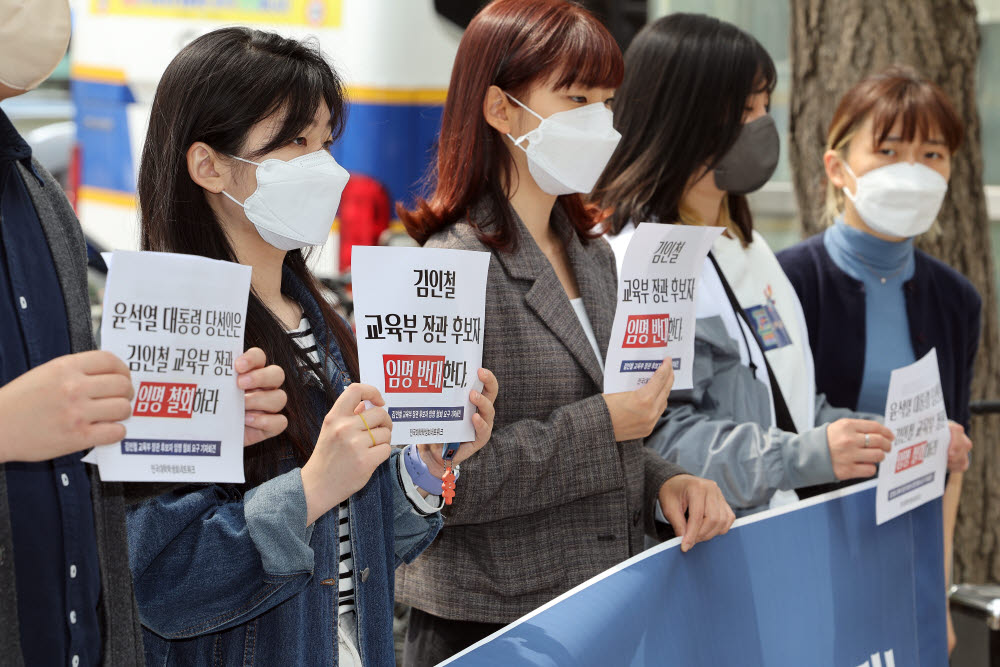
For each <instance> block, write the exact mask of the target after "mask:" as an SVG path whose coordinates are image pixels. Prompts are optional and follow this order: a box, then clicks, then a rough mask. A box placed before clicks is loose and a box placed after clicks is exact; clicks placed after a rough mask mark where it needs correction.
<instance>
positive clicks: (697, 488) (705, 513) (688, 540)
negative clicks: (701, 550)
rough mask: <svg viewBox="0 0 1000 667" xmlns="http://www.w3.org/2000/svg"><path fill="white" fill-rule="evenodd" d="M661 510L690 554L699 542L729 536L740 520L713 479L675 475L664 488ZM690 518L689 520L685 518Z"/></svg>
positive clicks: (684, 550) (662, 489) (661, 488)
mask: <svg viewBox="0 0 1000 667" xmlns="http://www.w3.org/2000/svg"><path fill="white" fill-rule="evenodd" d="M659 496H660V509H661V510H663V516H665V517H666V519H667V521H669V522H670V525H671V526H673V529H674V533H675V534H676V535H677V536H679V537H681V538H682V539H681V551H683V552H685V553H687V552H688V551H690V549H691V547H693V546H694V545H695V544H697V543H698V542H705V541H706V540H710V539H712V538H713V537H716V536H717V535H725V534H726V533H728V532H729V527H730V526H732V525H733V521H735V520H736V515H735V514H734V513H733V510H732V508H730V507H729V503H727V502H726V499H725V498H724V497H723V495H722V491H720V490H719V485H718V484H716V483H715V482H713V481H712V480H710V479H703V478H701V477H695V476H694V475H688V474H681V475H674V476H673V477H671V478H670V479H668V480H667V481H666V482H664V483H663V486H661V487H660V493H659ZM685 515H686V516H685Z"/></svg>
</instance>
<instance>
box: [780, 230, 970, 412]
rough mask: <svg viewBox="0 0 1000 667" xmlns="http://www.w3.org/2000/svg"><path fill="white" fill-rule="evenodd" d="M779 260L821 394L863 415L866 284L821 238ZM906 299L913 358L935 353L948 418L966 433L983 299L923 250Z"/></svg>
mask: <svg viewBox="0 0 1000 667" xmlns="http://www.w3.org/2000/svg"><path fill="white" fill-rule="evenodd" d="M778 261H779V262H780V263H781V268H782V269H784V270H785V273H786V274H787V275H788V279H789V280H790V281H791V283H792V286H793V287H794V288H795V291H796V292H797V293H798V295H799V301H801V302H802V310H803V311H804V312H805V317H806V325H807V326H808V328H809V345H810V346H811V347H812V353H813V359H814V360H815V364H816V388H817V391H819V392H822V393H825V394H826V395H827V398H828V399H829V401H830V403H832V404H833V405H836V406H840V407H845V408H850V409H857V402H858V395H859V394H860V392H861V380H862V377H863V375H864V367H865V287H864V284H863V283H862V282H861V281H859V280H855V279H854V278H852V277H851V276H849V275H847V274H846V273H844V272H843V271H842V270H841V269H840V268H839V267H838V266H837V265H836V264H834V262H833V259H832V258H831V257H830V254H829V253H828V252H827V250H826V246H825V245H824V244H823V234H816V235H815V236H813V237H811V238H809V239H806V240H805V241H803V242H801V243H799V244H797V245H794V246H792V247H791V248H788V249H786V250H783V251H781V252H779V253H778ZM903 292H904V295H905V298H906V313H907V319H908V321H909V325H910V340H911V342H912V343H913V352H914V354H915V355H916V358H917V359H920V358H921V357H923V356H924V355H925V354H927V353H928V352H930V350H931V348H937V357H938V366H939V368H940V371H941V388H942V390H943V392H944V402H945V406H946V408H947V410H948V418H949V419H951V420H953V421H956V422H958V423H959V424H962V426H964V427H965V428H966V429H968V428H969V400H970V391H971V385H972V367H973V364H974V362H975V359H976V351H977V350H978V348H979V335H980V327H981V321H980V317H981V310H982V299H980V297H979V293H978V292H976V288H975V287H973V286H972V283H970V282H969V280H968V279H967V278H966V277H965V276H963V275H962V274H961V273H959V272H958V271H956V270H955V269H953V268H951V267H950V266H948V265H947V264H945V263H944V262H941V261H940V260H938V259H935V258H933V257H931V256H930V255H928V254H927V253H925V252H921V251H920V250H916V251H915V256H914V272H913V277H912V278H911V279H910V280H908V281H907V282H906V283H904V284H903Z"/></svg>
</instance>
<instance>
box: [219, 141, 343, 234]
mask: <svg viewBox="0 0 1000 667" xmlns="http://www.w3.org/2000/svg"><path fill="white" fill-rule="evenodd" d="M232 157H234V158H235V159H237V160H240V161H241V162H246V163H248V164H254V165H257V189H256V190H254V193H253V194H252V195H250V196H249V197H247V199H246V201H245V202H243V203H242V204H240V202H239V201H237V200H236V198H235V197H233V196H232V195H231V194H229V193H228V192H226V191H223V192H222V194H224V195H226V196H227V197H229V198H230V199H232V200H233V201H234V202H236V203H237V204H240V206H242V207H243V210H244V211H245V212H246V215H247V219H248V220H250V222H252V223H253V225H254V227H256V228H257V232H258V233H259V234H260V237H261V238H262V239H264V240H265V241H267V242H268V243H270V244H271V245H273V246H274V247H275V248H278V249H279V250H296V249H298V248H304V247H306V246H313V245H322V244H323V243H325V242H326V239H327V237H329V235H330V227H331V226H332V225H333V220H334V218H336V217H337V209H338V208H339V207H340V195H341V194H343V192H344V187H345V186H346V185H347V181H348V179H349V178H350V174H348V173H347V170H346V169H344V168H343V167H341V166H340V165H339V164H337V161H336V160H334V159H333V156H332V155H330V152H329V151H326V150H319V151H316V152H314V153H308V154H306V155H303V156H301V157H297V158H295V159H294V160H288V161H287V162H286V161H284V160H276V159H273V158H272V159H269V160H264V161H263V162H252V161H251V160H244V159H243V158H241V157H236V156H235V155H234V156H232Z"/></svg>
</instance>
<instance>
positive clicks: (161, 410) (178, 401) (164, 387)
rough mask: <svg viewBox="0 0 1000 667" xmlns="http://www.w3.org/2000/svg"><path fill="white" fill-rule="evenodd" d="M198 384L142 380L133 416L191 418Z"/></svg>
mask: <svg viewBox="0 0 1000 667" xmlns="http://www.w3.org/2000/svg"><path fill="white" fill-rule="evenodd" d="M197 391H198V385H196V384H187V383H180V382H142V383H140V384H139V391H138V392H137V393H136V397H135V406H134V407H133V409H132V416H133V417H169V418H172V419H191V415H192V414H194V396H195V392H197Z"/></svg>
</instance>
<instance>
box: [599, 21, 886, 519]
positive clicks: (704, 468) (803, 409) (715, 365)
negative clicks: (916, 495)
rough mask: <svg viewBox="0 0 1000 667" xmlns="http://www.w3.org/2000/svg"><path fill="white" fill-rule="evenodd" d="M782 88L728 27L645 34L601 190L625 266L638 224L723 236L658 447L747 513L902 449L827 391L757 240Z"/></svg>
mask: <svg viewBox="0 0 1000 667" xmlns="http://www.w3.org/2000/svg"><path fill="white" fill-rule="evenodd" d="M776 76H777V75H776V72H775V69H774V63H773V62H772V60H771V57H770V56H769V55H768V54H767V52H766V51H765V50H764V48H763V47H762V46H761V45H760V43H759V42H758V41H757V40H756V39H754V38H753V37H752V36H750V35H748V34H747V33H745V32H743V31H742V30H740V29H739V28H737V27H736V26H733V25H731V24H729V23H725V22H723V21H719V20H717V19H714V18H711V17H708V16H703V15H697V14H673V15H670V16H667V17H664V18H662V19H660V20H658V21H656V22H654V23H652V24H650V25H648V26H646V27H645V28H644V29H643V30H642V32H640V33H639V34H638V35H637V36H636V38H635V39H634V40H633V41H632V44H631V45H630V46H629V48H628V51H627V52H626V54H625V79H624V81H623V82H622V85H621V87H620V88H619V89H618V93H617V95H616V97H615V121H616V122H615V127H616V128H617V129H618V131H619V132H621V134H622V141H621V143H620V144H619V146H618V149H617V150H616V151H615V154H614V155H613V156H612V158H611V161H610V163H609V164H608V167H607V169H606V170H605V171H604V173H603V175H602V176H601V180H600V181H599V182H598V184H597V187H596V189H595V193H594V198H595V200H597V201H598V202H599V203H600V205H601V207H602V208H605V209H609V210H610V211H611V215H610V218H609V223H610V228H611V233H612V234H614V236H613V238H612V241H611V243H612V247H613V248H614V249H615V251H616V254H617V255H618V258H619V262H620V261H621V258H622V257H623V255H624V252H625V248H626V247H627V245H628V240H629V239H630V238H631V233H632V231H633V230H634V224H636V223H639V222H647V221H649V222H663V223H680V224H694V225H715V226H721V227H724V228H725V232H724V233H723V235H722V236H720V237H719V239H718V240H717V241H716V242H715V244H714V247H713V249H712V252H711V253H710V256H709V258H708V259H706V262H705V267H704V269H703V272H702V276H701V280H700V282H699V285H698V290H697V294H696V302H697V324H696V338H695V360H694V388H693V389H692V390H690V391H685V392H677V393H676V394H675V395H674V396H673V397H672V400H671V404H670V406H669V407H668V408H667V410H666V412H665V413H664V417H665V419H664V420H663V422H661V424H660V425H659V426H658V427H657V430H656V431H655V432H654V433H653V434H652V435H651V436H650V437H649V438H648V439H647V444H648V445H649V446H651V447H653V448H654V449H655V450H656V451H657V452H658V453H660V454H661V455H662V456H664V457H665V458H666V459H667V460H669V461H673V462H676V463H678V464H679V465H682V466H684V467H685V468H686V469H688V470H691V471H694V472H696V473H697V474H699V475H704V476H705V477H707V478H709V479H712V480H715V481H716V482H717V483H718V484H719V486H720V487H721V488H722V491H723V493H724V494H725V496H726V499H727V500H728V501H729V502H730V504H731V505H732V506H733V508H734V509H735V510H736V511H737V513H741V514H747V513H750V512H753V511H757V510H760V509H765V508H767V507H768V506H769V505H772V504H778V503H781V502H785V501H793V500H795V498H796V496H795V495H793V493H792V492H793V491H794V490H795V489H804V488H808V487H814V486H816V485H822V484H828V483H833V482H835V481H837V480H842V479H851V478H860V477H871V476H872V475H874V474H875V471H876V464H878V463H879V462H880V461H881V460H882V459H883V458H884V452H885V451H888V449H889V447H890V442H891V440H892V437H893V436H892V433H891V432H890V431H889V430H888V429H886V428H885V427H884V426H882V425H881V424H879V423H878V422H876V421H872V420H870V419H857V418H856V417H858V416H859V415H855V414H853V413H851V412H850V411H847V410H839V409H837V408H833V407H832V406H831V405H830V404H829V403H828V402H827V401H826V400H825V398H824V397H823V395H821V394H817V393H816V383H815V378H814V371H813V359H812V352H811V351H810V349H809V337H808V332H807V330H806V326H805V322H804V320H803V318H802V307H801V305H800V304H799V301H798V297H797V296H796V294H795V290H794V289H792V286H791V284H790V283H789V282H788V279H787V278H786V277H785V274H784V273H783V272H782V271H781V267H780V266H779V265H778V261H777V259H776V258H775V256H774V253H773V252H771V249H770V248H769V247H768V245H767V243H766V241H764V239H763V237H762V236H761V235H760V234H759V233H757V232H756V231H754V229H753V219H752V217H751V215H750V209H749V207H748V206H747V201H746V197H745V195H746V194H747V193H749V192H752V191H753V190H756V189H758V188H760V187H761V186H762V185H764V183H765V182H767V180H768V179H769V178H770V177H771V174H772V173H773V172H774V168H775V166H776V165H777V162H778V151H779V146H778V134H777V131H776V129H775V125H774V120H773V119H772V118H771V116H770V115H769V113H768V107H769V104H770V97H771V91H772V90H773V88H774V83H775V80H776ZM652 117H655V118H656V122H650V121H649V119H650V118H652ZM815 490H816V489H810V490H809V491H807V493H812V492H814V491H815Z"/></svg>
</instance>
